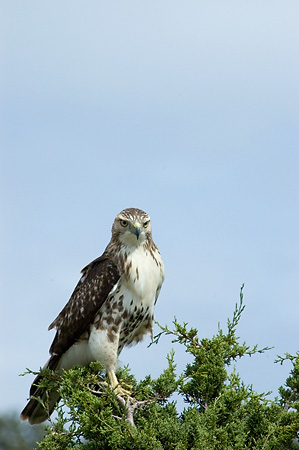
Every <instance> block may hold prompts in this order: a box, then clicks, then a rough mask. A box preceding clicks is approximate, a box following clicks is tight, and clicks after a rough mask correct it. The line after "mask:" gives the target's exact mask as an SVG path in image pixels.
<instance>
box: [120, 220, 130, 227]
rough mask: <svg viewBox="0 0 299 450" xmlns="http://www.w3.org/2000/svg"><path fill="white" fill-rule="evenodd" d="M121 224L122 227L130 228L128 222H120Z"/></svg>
mask: <svg viewBox="0 0 299 450" xmlns="http://www.w3.org/2000/svg"><path fill="white" fill-rule="evenodd" d="M120 224H121V226H122V227H127V226H128V222H127V221H126V220H120Z"/></svg>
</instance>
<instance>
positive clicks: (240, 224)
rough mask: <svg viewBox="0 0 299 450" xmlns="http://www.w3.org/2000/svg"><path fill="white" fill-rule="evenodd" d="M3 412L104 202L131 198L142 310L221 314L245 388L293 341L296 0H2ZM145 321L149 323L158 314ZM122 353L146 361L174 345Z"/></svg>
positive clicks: (137, 362)
mask: <svg viewBox="0 0 299 450" xmlns="http://www.w3.org/2000/svg"><path fill="white" fill-rule="evenodd" d="M0 17H1V18H0V21H1V23H0V58H1V68H0V70H1V72H0V75H1V86H0V89H1V192H2V196H1V211H2V214H1V219H2V220H1V227H2V228H1V229H2V233H1V234H2V242H1V297H0V298H1V310H2V314H1V331H0V333H1V341H2V345H1V356H0V358H1V383H0V398H1V404H0V407H1V408H0V411H2V412H3V411H10V410H15V411H19V410H21V408H22V407H23V406H24V405H25V402H26V399H27V396H28V391H29V386H30V383H31V381H32V378H31V377H30V376H27V377H19V376H18V374H20V373H22V372H24V371H25V369H26V367H29V368H31V369H33V370H38V369H39V367H40V366H42V365H43V364H44V363H45V361H46V360H47V358H48V349H49V346H50V344H51V341H52V339H53V337H54V333H53V331H51V332H48V331H47V328H48V325H49V324H50V323H51V322H52V321H53V319H54V318H55V317H56V316H57V314H58V313H59V312H60V310H61V309H62V308H63V306H64V305H65V303H66V302H67V300H68V299H69V297H70V295H71V293H72V291H73V289H74V287H75V285H76V283H77V281H78V279H79V276H80V270H81V269H82V268H83V267H84V266H85V265H86V264H88V263H89V262H90V261H91V260H93V259H94V258H96V257H97V256H99V255H100V254H101V253H102V252H103V250H104V248H105V246H106V245H107V243H108V241H109V239H110V229H111V226H112V222H113V219H114V217H115V216H116V215H117V214H118V212H119V211H120V210H122V209H124V208H126V207H137V208H141V209H144V210H145V211H146V212H148V213H149V214H150V216H151V218H152V227H153V237H154V240H155V242H156V244H157V245H158V247H159V248H160V251H161V253H162V256H163V259H164V262H165V267H166V280H165V283H164V286H163V288H162V291H161V294H160V298H159V300H158V303H157V307H156V319H157V320H158V321H159V322H160V323H162V324H165V323H167V324H168V325H171V322H172V320H173V318H174V316H177V318H178V320H179V321H181V322H188V323H189V325H190V326H193V327H196V328H198V330H199V336H200V337H210V336H212V335H213V334H215V333H217V326H218V322H220V323H221V325H222V326H223V328H224V329H226V319H227V317H231V316H232V313H233V309H234V306H235V303H236V301H238V298H239V290H240V287H241V285H242V283H245V288H244V301H245V304H246V309H245V311H244V314H243V317H242V319H241V322H240V325H239V328H238V330H237V334H238V335H239V336H240V337H241V341H242V342H243V341H244V340H246V342H247V344H249V345H251V346H253V345H255V344H258V345H259V346H260V347H264V346H274V347H275V348H274V349H273V350H271V351H269V352H268V353H267V354H266V355H257V356H255V357H252V358H244V360H241V361H240V362H238V363H237V365H236V368H237V371H239V372H240V375H241V377H242V379H243V380H244V381H245V383H248V384H249V383H253V387H254V389H255V390H257V391H258V392H263V391H269V390H272V391H273V396H274V395H276V394H277V388H278V387H279V386H280V385H281V384H283V383H284V381H285V378H286V376H287V375H288V372H289V370H290V368H291V367H290V366H287V365H286V366H282V367H281V366H280V365H277V364H274V360H275V358H276V355H277V354H283V353H284V352H290V353H295V352H296V351H298V350H299V326H298V322H299V301H298V300H299V298H298V296H299V294H298V291H299V260H298V258H299V251H298V250H299V242H298V229H299V213H298V198H299V145H298V144H299V131H298V120H299V82H298V80H299V3H298V1H297V0H296V1H284V2H282V1H275V0H271V1H270V0H265V1H263V2H261V1H259V0H252V1H250V2H248V1H240V0H238V1H225V2H224V1H220V0H219V1H209V2H205V1H201V0H194V1H193V0H188V1H176V0H171V1H170V0H165V1H161V0H159V1H156V0H152V1H151V2H147V1H144V0H138V1H127V2H120V1H116V2H111V1H98V0H88V2H86V1H85V2H83V1H78V0H68V1H63V2H61V1H57V0H51V1H44V2H41V1H40V0H38V1H37V0H36V1H33V0H26V2H24V1H21V0H2V2H1V6H0ZM155 331H156V332H157V333H158V332H159V329H158V328H157V327H156V329H155ZM148 343H149V339H148V340H146V341H145V342H144V343H142V344H139V345H138V346H136V347H134V348H130V349H128V350H126V351H124V352H123V353H122V354H121V358H120V359H121V362H122V363H123V364H126V363H129V365H130V366H131V368H132V371H133V373H134V374H135V375H136V376H137V377H138V378H141V377H144V376H145V375H146V374H149V373H150V374H152V376H153V377H155V376H158V375H159V374H160V373H161V371H162V369H163V368H165V367H166V365H167V364H166V354H167V353H168V352H169V351H170V350H171V348H172V347H174V349H175V350H176V361H177V364H178V371H180V370H182V369H183V367H184V365H185V363H186V361H187V359H186V355H185V353H184V350H183V348H180V347H178V346H177V345H176V346H175V345H173V344H171V342H170V339H167V338H165V339H163V340H162V341H161V343H160V345H159V346H152V347H150V348H149V349H147V344H148Z"/></svg>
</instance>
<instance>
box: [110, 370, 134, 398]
mask: <svg viewBox="0 0 299 450" xmlns="http://www.w3.org/2000/svg"><path fill="white" fill-rule="evenodd" d="M107 376H108V378H109V381H110V386H111V388H112V389H113V391H114V392H115V394H116V395H119V396H120V397H126V399H127V400H129V401H130V402H133V401H135V399H134V397H132V390H128V389H125V388H124V387H123V386H122V385H121V384H119V382H118V379H117V377H116V375H115V373H114V371H109V372H107ZM125 386H126V387H128V388H129V389H132V386H130V385H128V384H127V385H125Z"/></svg>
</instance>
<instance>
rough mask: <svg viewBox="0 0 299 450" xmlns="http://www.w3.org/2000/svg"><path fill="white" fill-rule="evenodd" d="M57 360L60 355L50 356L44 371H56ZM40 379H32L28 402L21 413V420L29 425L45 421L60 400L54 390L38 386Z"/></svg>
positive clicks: (39, 376) (40, 377)
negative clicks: (26, 421) (46, 389)
mask: <svg viewBox="0 0 299 450" xmlns="http://www.w3.org/2000/svg"><path fill="white" fill-rule="evenodd" d="M59 360H60V355H53V356H51V358H50V359H49V361H48V362H47V363H46V365H45V367H44V369H46V368H48V369H50V370H56V369H57V366H58V363H59ZM42 377H43V376H42V375H37V377H36V378H35V379H34V381H33V383H32V385H31V388H30V392H29V395H30V400H29V402H28V403H27V405H26V406H25V408H24V409H23V411H22V412H21V419H22V420H28V421H29V423H30V424H31V425H33V424H39V423H42V422H44V421H45V420H47V419H48V418H49V417H50V415H51V414H52V412H53V411H54V408H55V406H56V405H57V403H58V402H59V400H60V395H59V393H58V392H57V390H56V389H52V390H50V391H45V390H44V389H42V388H40V387H39V386H38V385H39V383H40V381H41V379H42Z"/></svg>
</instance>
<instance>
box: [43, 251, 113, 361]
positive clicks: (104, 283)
mask: <svg viewBox="0 0 299 450" xmlns="http://www.w3.org/2000/svg"><path fill="white" fill-rule="evenodd" d="M119 278H120V274H119V271H118V268H117V266H116V265H115V264H114V262H113V261H111V260H110V259H108V258H107V257H106V256H105V253H104V254H103V255H102V256H100V257H99V258H97V259H95V260H94V261H92V262H91V263H90V264H89V265H88V266H86V267H85V268H84V269H83V270H82V277H81V279H80V280H79V282H78V284H77V286H76V288H75V290H74V292H73V294H72V296H71V298H70V300H69V301H68V303H67V304H66V305H65V307H64V308H63V310H62V311H61V312H60V314H59V315H58V316H57V318H56V319H55V320H54V322H52V323H51V325H50V326H49V330H51V329H52V328H56V330H57V332H56V335H55V337H54V340H53V342H52V345H51V347H50V353H51V354H57V355H59V354H61V353H63V352H65V351H66V350H67V349H68V348H70V347H71V346H72V345H73V344H74V343H75V342H76V340H77V339H79V337H80V336H81V335H82V334H83V333H84V332H85V331H86V330H88V327H89V325H90V324H91V323H92V321H93V319H94V317H95V315H96V313H97V312H98V310H99V309H100V307H101V306H102V304H103V303H104V301H105V300H106V298H107V296H108V294H109V292H110V291H111V290H112V289H113V287H114V286H115V284H116V283H117V281H118V280H119Z"/></svg>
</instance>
